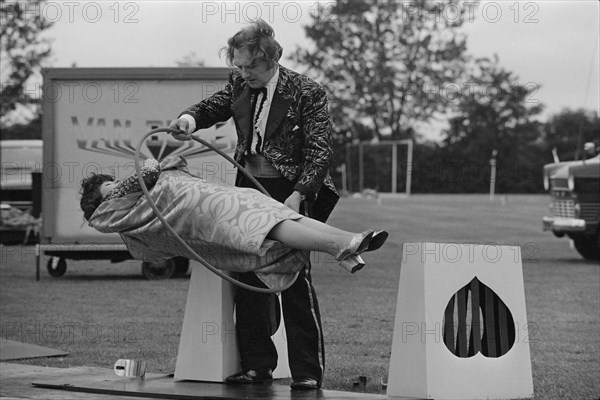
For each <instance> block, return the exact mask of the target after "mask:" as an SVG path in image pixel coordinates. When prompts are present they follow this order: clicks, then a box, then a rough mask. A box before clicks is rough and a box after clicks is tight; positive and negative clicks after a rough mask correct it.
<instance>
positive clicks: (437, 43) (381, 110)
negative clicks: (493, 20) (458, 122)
mask: <svg viewBox="0 0 600 400" xmlns="http://www.w3.org/2000/svg"><path fill="white" fill-rule="evenodd" d="M469 4H473V3H469ZM468 11H469V6H467V3H466V2H460V1H459V2H456V1H426V2H404V1H397V0H371V1H367V2H357V1H351V0H337V1H336V2H335V5H333V6H331V4H327V5H324V6H321V7H320V8H319V9H318V11H317V12H316V13H314V14H313V15H312V21H311V24H310V25H308V26H306V27H305V32H306V35H307V37H308V38H309V39H311V40H312V41H313V42H314V46H312V47H311V48H309V49H301V48H298V49H296V52H295V54H293V55H292V57H291V58H292V60H294V61H296V62H298V63H300V64H303V65H306V66H308V68H309V71H307V73H308V74H312V75H314V77H315V78H316V79H317V80H319V81H321V82H324V83H325V86H326V88H327V90H328V91H329V95H330V96H329V97H330V99H331V107H330V108H331V113H332V118H333V120H334V122H335V126H336V129H337V130H338V132H340V133H346V134H347V135H348V136H354V132H356V131H364V130H365V128H366V129H367V130H368V131H369V132H370V133H371V135H372V136H375V137H376V138H378V139H379V138H381V137H382V136H385V135H388V134H389V135H390V136H391V138H392V139H402V138H406V137H410V136H412V134H413V130H412V128H413V125H414V123H416V122H418V121H428V120H429V119H430V118H431V117H432V116H433V115H434V114H435V113H436V112H440V111H443V110H444V109H445V107H446V106H447V102H446V99H445V98H444V97H443V96H439V95H438V94H439V93H440V91H441V90H443V86H444V85H445V84H447V83H448V82H453V81H456V80H457V79H458V77H459V76H460V75H461V73H462V70H463V64H464V61H465V58H466V56H465V50H466V37H465V35H464V34H463V33H461V32H460V31H459V28H460V27H461V25H462V24H463V22H464V16H465V14H466V13H467V12H468ZM361 127H362V129H361Z"/></svg>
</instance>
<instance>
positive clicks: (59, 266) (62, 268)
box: [46, 257, 67, 278]
mask: <svg viewBox="0 0 600 400" xmlns="http://www.w3.org/2000/svg"><path fill="white" fill-rule="evenodd" d="M46 268H47V269H48V273H49V274H50V276H52V277H54V278H60V277H61V276H63V275H64V274H65V272H67V262H66V261H65V259H64V258H60V257H50V259H49V260H48V264H47V265H46Z"/></svg>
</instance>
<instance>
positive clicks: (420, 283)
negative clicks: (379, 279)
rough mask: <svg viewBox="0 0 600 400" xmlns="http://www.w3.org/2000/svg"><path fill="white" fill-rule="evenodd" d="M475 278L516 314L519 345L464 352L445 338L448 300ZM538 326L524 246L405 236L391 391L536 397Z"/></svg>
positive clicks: (436, 395)
mask: <svg viewBox="0 0 600 400" xmlns="http://www.w3.org/2000/svg"><path fill="white" fill-rule="evenodd" d="M474 278H477V279H478V281H480V282H481V283H483V284H484V285H485V286H487V287H488V288H490V289H491V290H492V291H493V292H494V293H495V294H496V295H497V297H499V298H500V299H501V300H502V301H503V302H504V304H505V305H506V307H507V308H508V310H509V311H510V313H511V314H512V317H513V319H514V330H515V331H514V332H515V336H514V338H515V340H514V344H513V345H512V347H511V348H510V349H509V350H508V352H506V354H503V355H501V356H499V357H486V356H484V355H483V354H482V353H481V352H477V354H474V355H472V356H470V357H462V358H461V357H459V356H457V355H455V354H453V353H452V352H451V351H450V350H449V348H448V347H447V346H446V344H445V343H444V338H443V333H442V331H443V326H444V325H443V324H444V312H445V309H446V307H447V305H448V303H449V300H450V299H451V298H453V296H454V295H455V294H456V292H457V291H458V290H460V289H461V288H463V287H465V285H467V284H469V282H471V281H472V280H473V279H474ZM486 290H487V289H486ZM465 304H466V303H465ZM465 304H463V305H464V306H465V307H466V305H465ZM482 307H483V306H482ZM533 332H534V331H531V332H530V331H529V330H528V325H527V315H526V312H525V291H524V286H523V271H522V264H521V253H520V248H519V247H517V246H497V245H470V244H444V243H405V244H404V246H403V254H402V263H401V269H400V283H399V290H398V300H397V305H396V320H395V323H394V335H393V342H392V355H391V360H390V369H389V376H388V389H387V394H388V395H394V396H407V397H417V398H427V399H430V398H435V399H438V400H441V399H513V398H531V397H533V381H532V374H531V358H530V352H529V341H530V340H531V339H532V338H531V337H530V335H531V334H532V333H533ZM478 334H479V333H478Z"/></svg>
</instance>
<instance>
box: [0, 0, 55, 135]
mask: <svg viewBox="0 0 600 400" xmlns="http://www.w3.org/2000/svg"><path fill="white" fill-rule="evenodd" d="M42 5H43V0H31V1H27V2H24V1H10V2H5V1H3V2H2V4H1V5H0V22H1V24H0V26H1V30H0V59H1V61H0V62H1V64H0V65H1V69H2V76H1V89H2V90H1V93H0V96H1V99H2V102H1V107H0V125H1V126H2V127H3V128H5V127H7V126H8V125H11V124H12V123H13V122H14V121H13V120H12V119H11V118H10V117H11V115H10V114H11V113H13V112H14V111H16V110H18V109H19V108H21V107H25V108H28V109H33V112H32V113H33V118H34V119H35V117H36V114H39V110H37V109H36V105H38V104H39V98H36V97H35V96H33V95H32V94H31V92H32V91H28V90H25V84H26V82H27V80H28V79H30V78H31V77H32V76H34V74H36V73H38V72H39V70H40V68H41V67H42V65H43V64H44V62H45V61H46V60H47V59H48V57H49V56H50V54H51V48H50V42H49V40H48V39H43V38H40V33H41V32H42V31H43V30H45V29H48V28H49V27H50V26H51V25H52V22H49V21H48V20H46V19H44V18H43V15H42V13H41V11H40V10H41V7H42Z"/></svg>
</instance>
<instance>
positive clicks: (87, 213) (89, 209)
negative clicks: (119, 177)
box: [79, 174, 115, 221]
mask: <svg viewBox="0 0 600 400" xmlns="http://www.w3.org/2000/svg"><path fill="white" fill-rule="evenodd" d="M114 180H115V178H114V177H112V176H110V175H104V174H93V175H92V176H90V177H89V178H85V179H83V180H82V181H81V192H80V194H81V201H80V203H79V205H80V206H81V209H82V210H83V216H84V217H85V219H86V220H88V221H89V220H90V217H91V216H92V214H93V213H94V211H96V208H98V206H99V205H100V203H102V195H101V194H100V185H102V184H103V183H104V182H107V181H108V182H111V181H114Z"/></svg>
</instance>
